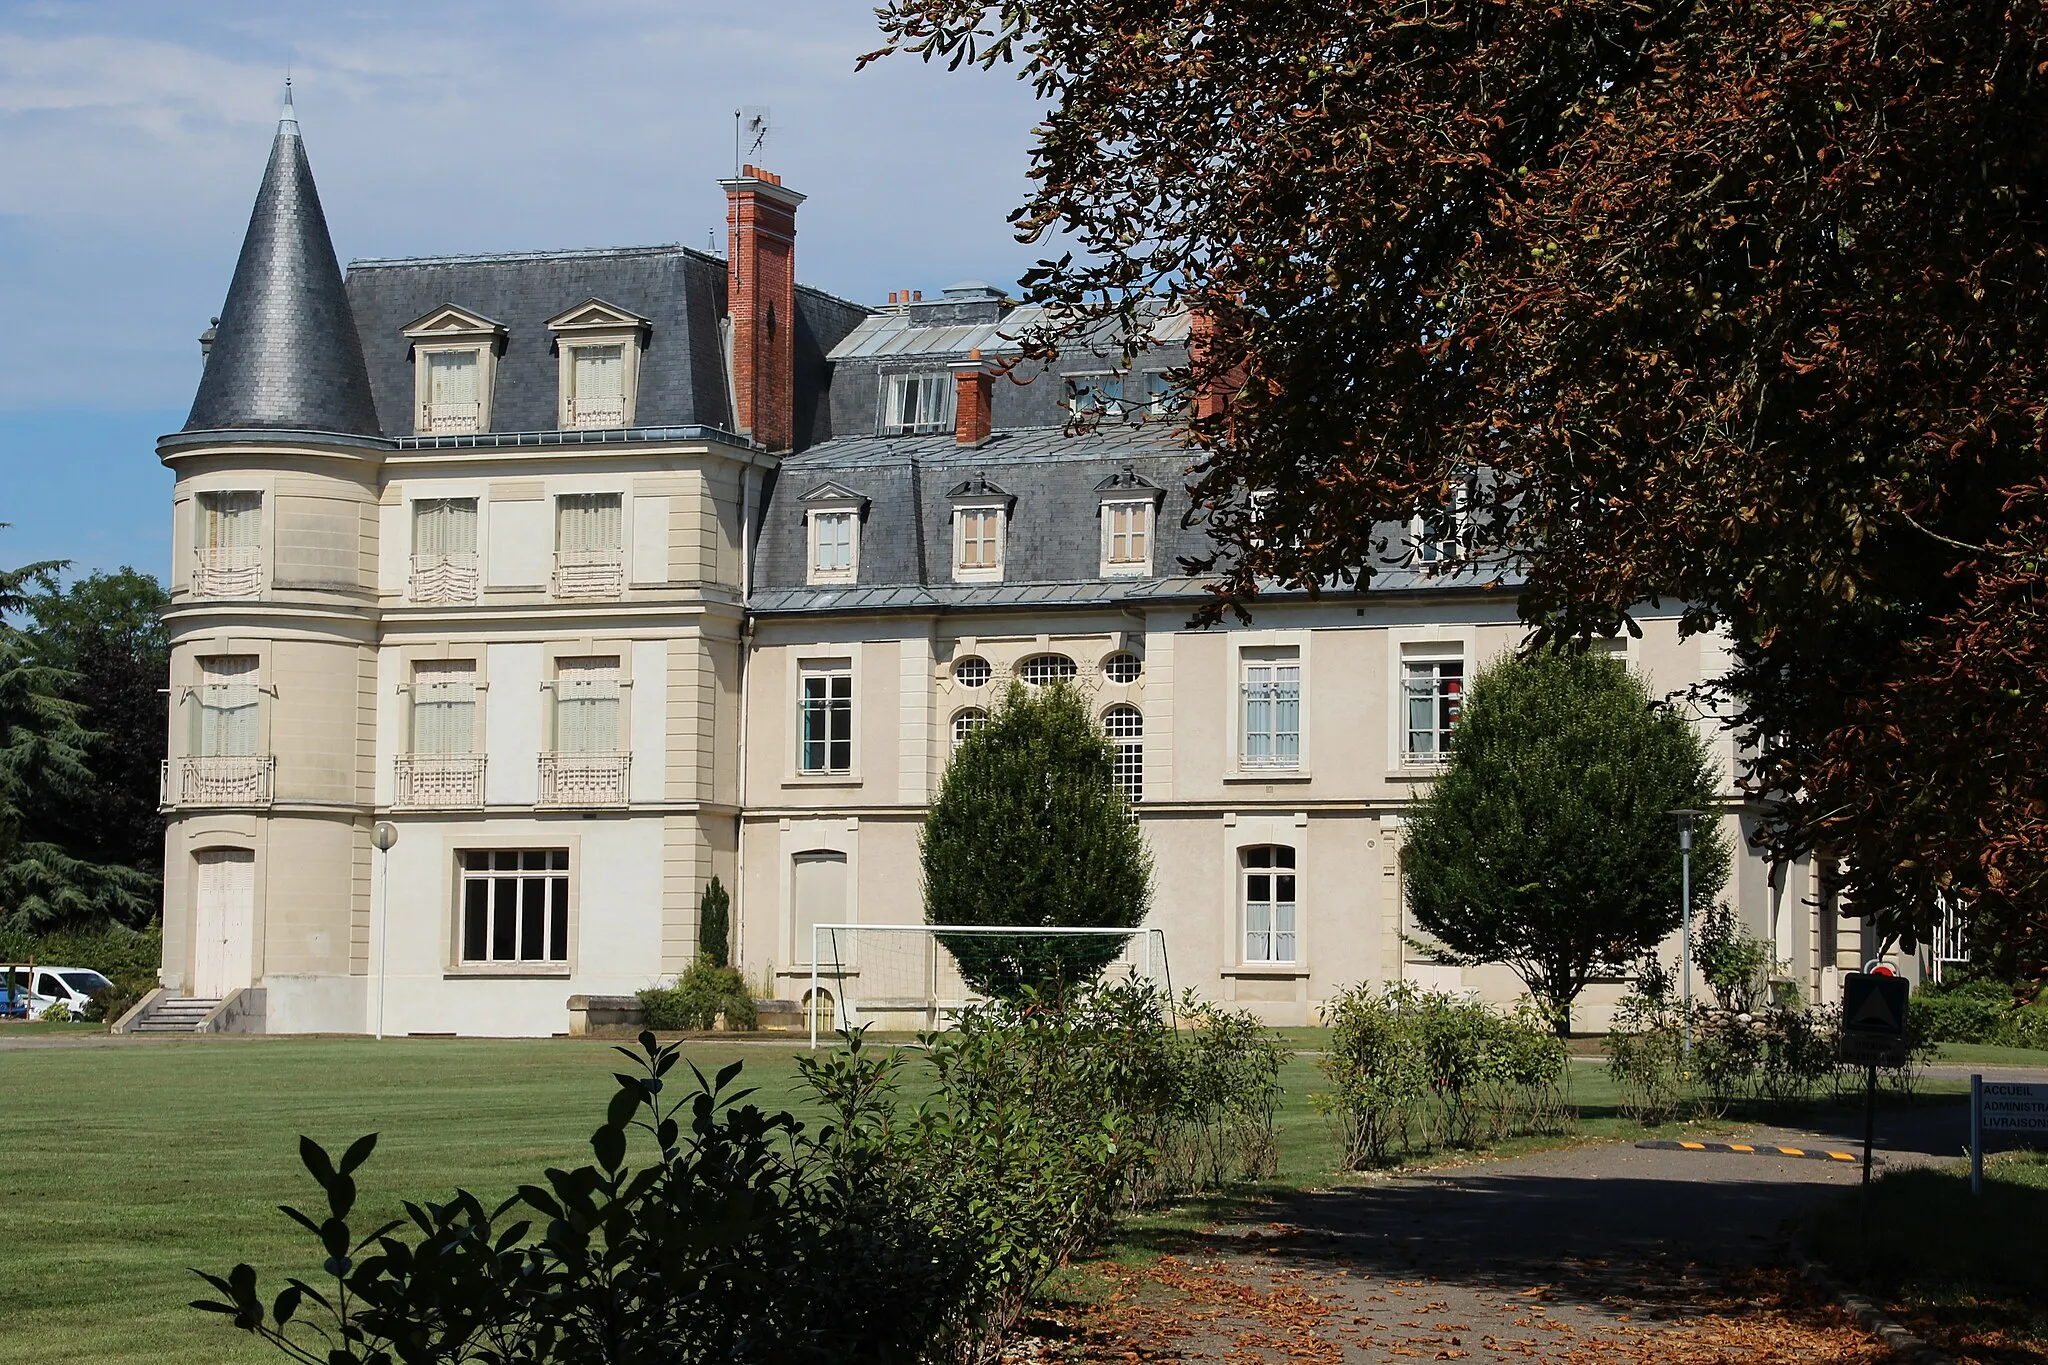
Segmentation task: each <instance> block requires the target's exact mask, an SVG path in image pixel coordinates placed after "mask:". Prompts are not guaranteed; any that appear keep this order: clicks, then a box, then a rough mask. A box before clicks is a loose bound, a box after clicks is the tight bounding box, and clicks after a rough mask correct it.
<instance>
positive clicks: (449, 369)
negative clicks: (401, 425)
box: [420, 351, 483, 435]
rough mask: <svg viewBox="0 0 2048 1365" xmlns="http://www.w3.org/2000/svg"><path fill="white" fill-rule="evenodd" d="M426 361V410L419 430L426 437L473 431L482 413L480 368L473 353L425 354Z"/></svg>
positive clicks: (443, 352) (437, 352)
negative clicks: (440, 433) (436, 434)
mask: <svg viewBox="0 0 2048 1365" xmlns="http://www.w3.org/2000/svg"><path fill="white" fill-rule="evenodd" d="M426 359H427V393H426V403H425V408H426V411H425V412H423V413H422V414H421V416H422V418H424V420H423V421H422V422H421V423H420V430H421V431H422V432H424V433H427V434H429V435H431V434H435V433H439V432H468V431H475V430H477V428H478V418H479V417H480V416H481V414H482V410H483V404H482V396H483V394H482V386H481V380H482V372H483V366H482V365H481V363H479V360H478V357H477V353H476V352H475V351H429V352H428V353H427V358H426Z"/></svg>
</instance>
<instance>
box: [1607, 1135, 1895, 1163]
mask: <svg viewBox="0 0 2048 1365" xmlns="http://www.w3.org/2000/svg"><path fill="white" fill-rule="evenodd" d="M1636 1146H1638V1147H1641V1148H1645V1149H1647V1150H1650V1151H1663V1152H1729V1153H1732V1154H1734V1155H1736V1156H1790V1157H1799V1158H1802V1159H1803V1160H1807V1161H1855V1160H1857V1157H1856V1155H1855V1154H1854V1153H1852V1152H1830V1151H1824V1150H1822V1149H1820V1148H1815V1147H1755V1146H1752V1145H1750V1144H1749V1143H1747V1142H1673V1141H1671V1140H1670V1139H1669V1138H1645V1139H1644V1140H1643V1141H1641V1142H1638V1143H1637V1144H1636Z"/></svg>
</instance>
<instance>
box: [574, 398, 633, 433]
mask: <svg viewBox="0 0 2048 1365" xmlns="http://www.w3.org/2000/svg"><path fill="white" fill-rule="evenodd" d="M569 425H570V426H572V427H582V428H586V429H587V428H590V427H622V426H624V425H626V400H625V397H624V395H617V396H613V397H609V398H585V397H582V396H578V397H575V398H571V399H570V400H569Z"/></svg>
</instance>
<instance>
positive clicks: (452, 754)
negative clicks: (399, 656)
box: [405, 659, 483, 758]
mask: <svg viewBox="0 0 2048 1365" xmlns="http://www.w3.org/2000/svg"><path fill="white" fill-rule="evenodd" d="M481 671H482V670H481V669H479V668H478V666H477V660H475V659H415V660H413V661H412V680H411V684H410V687H409V688H408V693H409V695H408V697H407V702H408V705H407V707H406V717H405V752H406V754H407V755H408V756H410V757H417V758H473V757H475V756H476V755H477V754H479V753H480V752H482V750H481V748H480V747H479V746H478V744H477V721H478V719H479V718H480V717H481V715H482V708H481V707H480V706H479V705H478V703H479V702H480V701H481V700H482V695H481V694H482V691H483V689H482V687H481V685H480V684H479V682H478V675H479V673H480V672H481ZM437 675H439V676H440V678H441V680H439V681H436V680H435V679H436V676H437ZM437 706H448V707H459V706H467V707H468V708H469V742H468V743H467V744H465V745H464V746H463V747H461V748H459V749H422V748H421V747H420V738H419V737H420V720H421V708H422V707H437Z"/></svg>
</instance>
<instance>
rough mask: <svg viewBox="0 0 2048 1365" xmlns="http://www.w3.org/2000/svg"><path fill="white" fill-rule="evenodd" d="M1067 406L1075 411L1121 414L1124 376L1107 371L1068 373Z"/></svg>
mask: <svg viewBox="0 0 2048 1365" xmlns="http://www.w3.org/2000/svg"><path fill="white" fill-rule="evenodd" d="M1067 407H1068V408H1069V409H1070V410H1071V411H1073V412H1076V413H1095V414H1099V415H1101V416H1103V417H1121V416H1123V412H1124V377H1123V376H1122V375H1120V374H1110V373H1107V372H1105V373H1102V374H1070V375H1068V376H1067Z"/></svg>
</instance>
